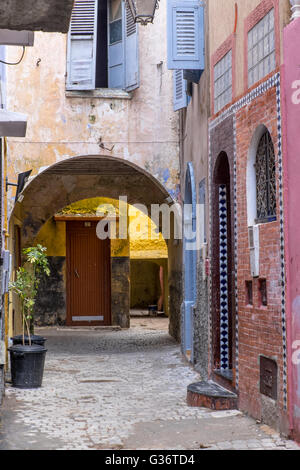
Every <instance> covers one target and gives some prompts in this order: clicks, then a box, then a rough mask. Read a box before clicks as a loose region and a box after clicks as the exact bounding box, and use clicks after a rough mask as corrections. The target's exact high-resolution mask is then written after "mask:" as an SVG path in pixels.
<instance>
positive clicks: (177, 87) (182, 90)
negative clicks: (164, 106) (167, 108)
mask: <svg viewBox="0 0 300 470" xmlns="http://www.w3.org/2000/svg"><path fill="white" fill-rule="evenodd" d="M173 94H174V98H173V105H174V111H178V110H179V109H182V108H186V106H187V105H188V96H187V93H186V80H184V78H183V70H174V72H173Z"/></svg>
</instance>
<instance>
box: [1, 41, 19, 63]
mask: <svg viewBox="0 0 300 470" xmlns="http://www.w3.org/2000/svg"><path fill="white" fill-rule="evenodd" d="M24 55H25V46H23V53H22V57H21V59H20V60H19V61H18V62H5V61H4V60H0V63H1V64H5V65H19V64H20V63H21V62H22V60H23V58H24Z"/></svg>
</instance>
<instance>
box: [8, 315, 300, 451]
mask: <svg viewBox="0 0 300 470" xmlns="http://www.w3.org/2000/svg"><path fill="white" fill-rule="evenodd" d="M36 333H37V334H42V335H43V336H45V337H47V339H48V340H47V343H46V344H47V348H48V353H47V357H46V366H45V375H44V381H43V386H42V388H40V389H37V390H18V389H14V388H12V387H11V386H7V389H6V400H5V403H4V408H3V410H2V420H1V426H0V449H9V448H13V449H68V450H72V449H73V450H74V449H78V450H79V449H143V448H145V449H186V450H187V449H238V448H247V449H257V448H260V449H268V448H274V447H275V448H278V449H280V448H284V449H286V448H298V447H297V446H296V444H295V443H293V442H291V441H286V440H285V439H281V438H280V436H278V434H276V433H272V434H271V436H270V435H268V434H266V432H265V431H264V430H263V429H262V428H261V427H260V426H259V425H257V424H256V423H255V421H253V420H251V419H249V418H246V417H245V416H243V415H242V414H241V413H240V412H238V411H223V412H212V411H210V410H207V409H198V408H189V407H188V406H187V405H186V390H187V386H188V385H189V384H190V383H193V382H197V381H199V380H200V379H201V378H200V377H199V374H198V373H197V372H195V371H194V370H193V369H192V368H191V367H190V366H189V365H188V364H187V363H186V362H185V361H184V360H183V358H182V356H181V354H180V351H179V346H178V344H177V343H175V342H174V341H173V339H172V338H170V336H169V335H168V334H167V319H134V320H132V328H131V329H130V330H93V329H91V330H88V329H80V330H78V329H77V330H73V329H64V328H47V329H45V328H43V329H37V330H36ZM264 439H265V440H266V441H264Z"/></svg>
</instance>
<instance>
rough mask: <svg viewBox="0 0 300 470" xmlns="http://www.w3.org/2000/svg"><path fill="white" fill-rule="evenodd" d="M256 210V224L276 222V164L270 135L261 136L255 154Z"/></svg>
mask: <svg viewBox="0 0 300 470" xmlns="http://www.w3.org/2000/svg"><path fill="white" fill-rule="evenodd" d="M255 171H256V209H257V220H256V221H257V222H258V223H263V222H271V221H274V220H276V164H275V152H274V145H273V142H272V138H271V135H270V133H269V132H268V131H267V130H266V131H265V132H264V134H263V135H262V137H261V139H260V141H259V144H258V147H257V153H256V162H255Z"/></svg>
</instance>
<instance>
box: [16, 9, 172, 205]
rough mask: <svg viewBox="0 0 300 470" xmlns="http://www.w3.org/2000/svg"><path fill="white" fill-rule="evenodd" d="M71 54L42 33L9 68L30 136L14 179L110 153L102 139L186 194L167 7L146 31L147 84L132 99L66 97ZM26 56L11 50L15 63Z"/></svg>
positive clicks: (142, 49) (142, 43) (143, 61)
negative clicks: (169, 53) (168, 48)
mask: <svg viewBox="0 0 300 470" xmlns="http://www.w3.org/2000/svg"><path fill="white" fill-rule="evenodd" d="M66 50H67V35H64V34H55V33H53V34H49V33H36V37H35V45H34V47H33V48H29V49H27V50H26V54H25V58H24V60H23V61H22V63H21V64H20V65H19V66H18V67H10V68H9V70H8V96H9V99H8V101H9V102H8V107H9V109H11V110H12V111H19V112H20V111H22V112H23V113H26V114H28V131H27V136H26V138H25V139H16V138H11V139H9V166H10V175H9V177H10V180H11V181H15V180H16V175H17V173H19V172H22V171H25V170H28V169H32V170H33V174H36V173H37V172H38V171H39V169H40V168H41V167H45V166H48V165H51V164H53V163H55V162H58V161H60V160H63V159H65V158H67V157H69V156H75V155H86V154H107V153H108V151H107V150H102V149H101V148H100V145H99V143H100V141H101V142H102V143H103V145H104V146H105V147H106V148H108V149H111V148H112V147H113V146H114V148H113V150H112V151H111V152H109V154H110V155H111V156H116V157H121V158H124V159H126V160H130V161H132V162H134V163H136V164H137V165H139V166H140V167H142V168H144V169H146V170H147V171H149V172H150V173H151V174H152V175H154V176H155V177H156V178H157V179H158V180H159V181H160V182H161V183H162V184H163V185H164V186H165V187H166V188H167V190H168V191H169V193H170V194H171V195H172V196H176V195H178V193H179V161H178V151H179V148H178V115H177V114H176V113H174V112H173V105H172V96H173V95H172V94H173V90H172V72H171V71H168V70H167V65H166V54H167V53H166V6H165V5H164V4H161V6H160V8H159V10H158V11H157V13H156V16H155V22H154V24H153V25H148V26H147V27H146V28H143V27H139V58H140V79H141V85H140V88H139V89H137V90H135V91H134V92H132V93H131V95H130V98H131V99H113V98H112V99H110V98H99V97H96V98H95V97H91V93H89V92H79V93H78V92H66V90H65V75H66ZM21 52H22V50H21V48H15V47H11V48H9V53H8V60H15V59H17V58H18V57H19V56H20V53H21ZM12 192H13V190H12ZM120 194H122V188H120Z"/></svg>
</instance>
